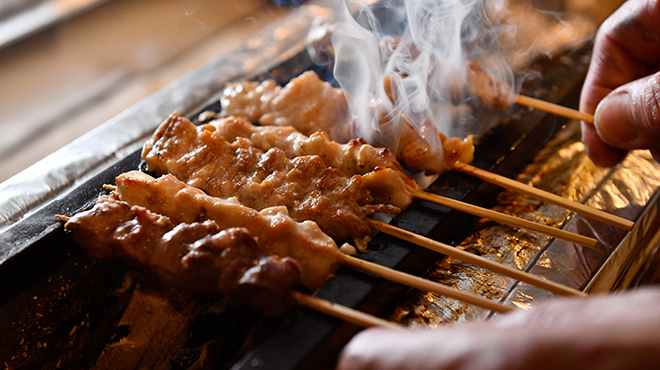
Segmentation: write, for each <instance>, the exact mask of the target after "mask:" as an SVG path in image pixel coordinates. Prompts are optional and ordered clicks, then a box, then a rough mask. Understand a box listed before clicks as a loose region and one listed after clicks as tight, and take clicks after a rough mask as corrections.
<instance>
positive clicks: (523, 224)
mask: <svg viewBox="0 0 660 370" xmlns="http://www.w3.org/2000/svg"><path fill="white" fill-rule="evenodd" d="M408 191H410V192H411V193H412V194H413V195H414V196H415V197H416V198H420V199H424V200H428V201H430V202H434V203H438V204H441V205H443V206H445V207H449V208H451V209H455V210H458V211H461V212H465V213H469V214H472V215H475V216H479V217H483V218H488V219H491V220H494V221H498V222H501V223H503V224H507V225H513V226H516V227H520V228H524V229H529V230H533V231H537V232H540V233H543V234H547V235H550V236H552V237H555V238H558V239H563V240H567V241H570V242H572V243H576V244H580V245H584V246H586V247H590V248H595V247H596V245H597V244H598V241H597V240H596V239H594V238H589V237H586V236H583V235H579V234H574V233H571V232H568V231H565V230H561V229H555V228H554V227H550V226H547V225H543V224H539V223H536V222H532V221H528V220H524V219H522V218H518V217H513V216H510V215H507V214H504V213H500V212H496V211H493V210H490V209H485V208H481V207H477V206H475V205H472V204H469V203H465V202H460V201H458V200H455V199H451V198H446V197H442V196H440V195H436V194H431V193H427V192H425V191H423V190H419V189H414V188H411V187H409V188H408Z"/></svg>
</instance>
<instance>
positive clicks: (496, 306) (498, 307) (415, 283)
mask: <svg viewBox="0 0 660 370" xmlns="http://www.w3.org/2000/svg"><path fill="white" fill-rule="evenodd" d="M343 258H344V263H345V264H346V265H348V266H350V267H353V268H355V269H358V270H361V271H365V272H369V273H371V274H374V275H376V276H380V277H382V278H384V279H387V280H390V281H393V282H395V283H399V284H402V285H406V286H409V287H413V288H416V289H419V290H423V291H427V292H432V293H436V294H439V295H443V296H446V297H449V298H454V299H457V300H459V301H462V302H465V303H469V304H473V305H475V306H479V307H482V308H486V309H489V310H491V311H495V312H499V313H507V312H511V311H513V310H515V308H513V307H511V306H505V305H503V304H501V303H498V302H494V301H491V300H488V299H486V298H483V297H480V296H478V295H475V294H470V293H466V292H463V291H460V290H457V289H454V288H450V287H448V286H446V285H442V284H439V283H436V282H434V281H430V280H427V279H422V278H420V277H417V276H414V275H410V274H406V273H404V272H401V271H396V270H393V269H391V268H388V267H384V266H381V265H378V264H375V263H373V262H369V261H365V260H362V259H359V258H357V257H352V256H349V255H343Z"/></svg>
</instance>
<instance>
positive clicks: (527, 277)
mask: <svg viewBox="0 0 660 370" xmlns="http://www.w3.org/2000/svg"><path fill="white" fill-rule="evenodd" d="M369 222H370V224H371V227H372V228H373V229H374V230H378V231H380V232H384V233H386V234H388V235H392V236H394V237H396V238H399V239H402V240H405V241H408V242H411V243H413V244H416V245H419V246H421V247H424V248H428V249H430V250H433V251H436V252H438V253H442V254H445V255H447V256H449V257H453V258H456V259H458V260H461V261H464V262H467V263H471V264H473V265H475V266H479V267H483V268H485V269H488V270H491V271H493V272H495V273H498V274H502V275H505V276H508V277H511V278H514V279H517V280H519V281H522V282H525V283H527V284H529V285H533V286H536V287H538V288H541V289H545V290H547V291H549V292H552V293H555V294H558V295H563V296H586V294H585V293H583V292H581V291H579V290H577V289H573V288H570V287H567V286H565V285H562V284H559V283H555V282H553V281H549V280H544V279H542V278H541V277H539V276H536V275H533V274H530V273H528V272H525V271H521V270H518V269H516V268H513V267H510V266H507V265H504V264H501V263H498V262H495V261H492V260H489V259H486V258H483V257H481V256H477V255H474V254H472V253H468V252H466V251H463V250H460V249H457V248H454V247H452V246H450V245H447V244H444V243H440V242H438V241H435V240H433V239H429V238H426V237H423V236H421V235H418V234H415V233H413V232H410V231H407V230H403V229H401V228H398V227H395V226H392V225H389V224H386V223H384V222H381V221H377V220H370V221H369Z"/></svg>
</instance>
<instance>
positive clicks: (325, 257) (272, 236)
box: [115, 171, 342, 290]
mask: <svg viewBox="0 0 660 370" xmlns="http://www.w3.org/2000/svg"><path fill="white" fill-rule="evenodd" d="M115 181H116V183H117V192H118V193H119V198H120V199H121V200H122V201H125V202H127V203H128V204H129V205H131V206H142V207H145V208H147V209H148V210H149V211H151V212H154V213H158V214H161V215H164V216H166V217H169V218H170V219H171V220H172V222H174V223H193V222H203V221H205V220H212V221H214V222H215V223H216V225H218V227H219V228H220V229H228V228H233V227H244V228H246V229H247V230H248V231H249V233H250V235H252V236H253V237H254V238H255V240H256V241H257V245H258V246H259V250H260V251H261V253H263V254H264V255H276V256H279V257H282V258H284V257H291V258H293V259H295V260H296V261H297V262H298V264H299V265H300V270H301V282H302V284H304V285H305V286H307V287H308V288H309V289H311V290H316V289H318V288H319V287H321V286H322V285H323V284H324V283H325V281H326V280H327V279H329V278H330V277H332V274H333V273H334V271H335V270H336V269H337V268H338V267H339V266H340V265H341V260H342V255H341V252H340V251H339V248H337V245H336V244H335V243H334V242H333V240H332V239H331V238H330V237H329V236H327V235H326V234H324V233H323V232H322V231H321V229H319V227H318V225H317V224H316V223H314V222H312V221H304V222H295V221H294V220H293V219H291V217H289V215H288V212H287V209H286V208H285V207H270V208H266V209H263V210H262V211H260V212H259V211H256V210H254V209H252V208H249V207H246V206H244V205H242V204H240V203H239V202H238V200H237V199H236V198H229V199H223V198H217V197H212V196H210V195H207V194H205V193H204V192H203V191H201V190H199V189H196V188H193V187H191V186H188V185H186V184H185V183H183V182H182V181H180V180H178V179H177V178H175V177H174V176H172V175H165V176H162V177H160V178H158V179H155V178H153V177H151V176H149V175H147V174H145V173H142V172H138V171H131V172H127V173H124V174H121V175H119V176H118V177H117V178H116V179H115Z"/></svg>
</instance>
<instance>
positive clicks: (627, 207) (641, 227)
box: [390, 122, 660, 327]
mask: <svg viewBox="0 0 660 370" xmlns="http://www.w3.org/2000/svg"><path fill="white" fill-rule="evenodd" d="M518 180H519V181H522V182H524V183H528V184H530V185H533V186H535V187H537V188H540V189H543V190H547V191H550V192H553V193H555V194H558V195H560V196H562V197H564V198H567V199H571V200H575V201H578V202H581V203H584V204H586V205H589V206H591V207H594V208H598V209H602V210H605V211H607V212H610V213H612V214H615V215H618V216H621V217H624V218H626V219H630V220H637V226H636V228H635V230H633V232H631V233H628V232H626V231H624V230H621V229H618V228H616V227H614V226H610V225H606V224H604V223H602V222H599V221H594V220H590V219H588V218H586V217H583V216H580V215H575V214H574V213H573V212H571V211H568V210H566V209H564V208H561V207H559V206H556V205H552V204H547V203H544V202H542V201H539V200H536V199H534V198H531V197H529V196H525V195H521V194H518V193H515V192H511V191H504V192H502V193H501V194H500V196H499V197H498V201H497V205H496V206H495V207H494V209H496V210H497V211H500V212H504V213H509V214H514V215H516V216H519V217H522V218H525V219H529V220H532V221H536V222H539V223H543V224H546V225H550V226H553V227H561V228H563V229H565V230H568V231H572V232H575V233H579V234H581V235H585V236H590V237H593V238H596V239H597V240H598V241H599V243H598V246H597V248H595V249H593V248H588V247H584V246H581V245H576V244H574V243H571V242H567V241H563V240H558V239H553V238H551V237H548V236H544V235H541V234H538V233H536V232H532V231H526V230H521V229H517V228H514V227H509V226H505V225H501V224H498V223H495V222H492V221H488V220H480V221H479V222H478V224H477V225H476V226H475V228H474V230H473V232H472V233H471V235H470V236H469V237H468V238H466V239H465V240H464V241H463V242H461V243H460V244H459V245H458V246H457V248H460V249H463V250H467V251H470V252H471V253H476V254H479V255H481V256H483V257H486V258H489V259H492V260H496V261H498V262H500V263H503V264H506V265H509V266H512V267H515V268H518V269H521V270H526V271H529V272H531V273H532V274H535V275H539V276H542V277H544V278H547V279H548V280H551V281H555V282H559V283H562V284H565V285H567V286H570V287H573V288H576V289H580V290H588V291H589V292H607V291H609V290H611V289H612V288H613V287H614V285H615V281H616V280H617V279H620V278H621V276H622V273H623V272H624V270H626V269H629V268H630V262H632V261H630V257H631V256H635V255H637V254H639V255H642V256H644V255H648V254H650V253H651V251H652V250H653V248H654V247H653V246H652V245H650V246H647V245H644V244H642V243H640V242H639V241H640V240H641V239H643V236H644V235H647V234H648V233H649V232H655V230H652V229H651V220H653V219H655V216H656V214H657V212H653V211H652V210H653V209H654V208H655V207H656V203H657V202H655V199H654V198H653V197H654V194H655V193H656V191H657V190H658V188H660V165H658V163H656V162H655V161H654V160H653V158H652V156H651V155H650V154H649V153H648V152H647V151H635V152H633V153H631V154H630V155H629V156H628V158H627V159H626V160H625V161H624V162H623V163H622V164H620V165H618V166H616V167H613V168H609V169H607V168H599V167H596V166H595V165H594V164H593V163H592V162H591V161H590V160H589V158H588V157H587V155H586V153H585V151H584V145H583V144H582V143H581V142H580V135H579V125H578V124H577V122H571V124H570V125H569V126H568V127H566V128H565V129H564V130H563V131H562V132H561V133H560V134H559V135H558V137H557V138H556V139H555V140H554V141H552V142H551V143H549V144H548V145H547V146H546V147H545V148H544V149H543V150H542V151H541V152H540V154H539V155H538V156H537V158H536V159H535V161H534V163H533V164H531V165H530V166H528V168H527V169H526V170H525V172H524V173H522V174H521V175H520V176H519V178H518ZM652 200H653V201H652ZM645 209H646V210H647V211H646V213H644V211H645ZM649 210H651V212H649ZM642 216H643V217H642ZM631 239H632V240H631ZM647 247H648V248H647ZM639 248H645V249H644V250H642V251H639V250H637V249H639ZM621 249H625V253H622V257H619V258H613V257H612V256H616V255H618V254H619V253H620V250H621ZM606 262H607V263H606ZM427 277H428V278H430V279H432V280H435V281H438V282H441V283H443V284H446V285H450V286H453V287H456V288H458V289H461V290H463V291H467V292H471V293H475V294H479V295H482V296H484V297H487V298H491V299H494V300H498V301H501V302H503V303H505V304H511V305H514V306H517V307H520V308H527V307H529V306H530V305H533V304H535V303H536V302H538V301H541V300H544V299H549V298H553V297H554V294H553V293H549V292H547V291H544V290H541V289H539V288H536V287H533V286H529V285H527V284H525V283H520V282H518V281H516V280H513V279H510V278H508V277H505V276H502V275H498V274H495V273H493V272H491V271H488V270H485V269H482V268H479V267H475V266H471V265H469V264H466V263H463V262H461V261H458V260H455V259H453V258H449V257H446V258H443V259H441V260H439V261H438V262H437V263H436V264H435V267H434V268H432V269H431V270H430V271H429V273H428V276H427ZM491 315H492V314H491V312H490V311H489V310H486V309H481V308H478V307H473V306H470V305H467V304H465V303H462V302H458V301H456V300H453V299H450V298H446V297H441V296H438V295H435V294H433V293H421V292H412V293H411V294H410V295H409V297H408V298H407V299H406V301H405V302H404V303H402V304H401V305H400V306H398V307H397V308H396V309H395V310H394V312H393V313H392V315H391V316H390V319H391V320H393V321H396V322H400V323H402V324H405V325H407V326H410V327H428V326H431V327H434V326H438V325H444V324H454V323H460V322H465V321H473V320H485V319H488V318H489V317H490V316H491Z"/></svg>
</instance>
